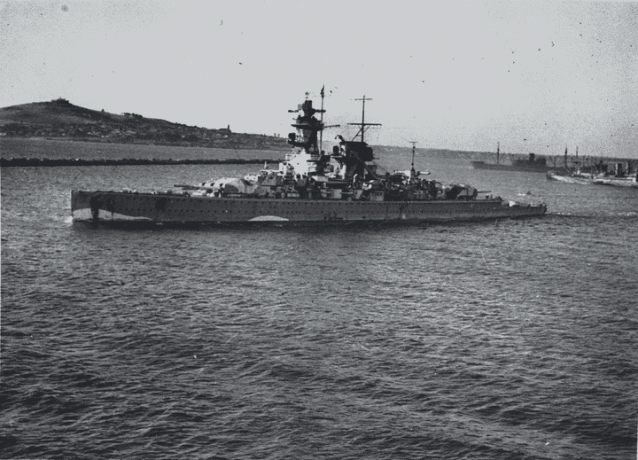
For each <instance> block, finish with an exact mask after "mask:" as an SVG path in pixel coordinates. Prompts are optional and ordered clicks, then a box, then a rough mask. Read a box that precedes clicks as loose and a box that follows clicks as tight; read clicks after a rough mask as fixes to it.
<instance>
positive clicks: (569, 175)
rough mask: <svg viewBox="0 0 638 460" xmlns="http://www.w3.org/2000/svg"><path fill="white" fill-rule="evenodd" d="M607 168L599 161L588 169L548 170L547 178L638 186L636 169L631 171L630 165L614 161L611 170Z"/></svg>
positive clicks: (586, 183)
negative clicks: (624, 165) (625, 166)
mask: <svg viewBox="0 0 638 460" xmlns="http://www.w3.org/2000/svg"><path fill="white" fill-rule="evenodd" d="M608 169H609V168H608V166H607V165H606V164H604V163H599V164H598V165H596V166H595V167H592V168H589V169H576V170H568V169H565V170H563V171H548V172H547V179H549V180H557V181H561V182H567V183H570V184H583V185H611V186H614V187H631V188H638V171H631V169H630V167H627V168H624V167H623V164H622V163H616V166H615V169H614V170H613V171H609V170H608Z"/></svg>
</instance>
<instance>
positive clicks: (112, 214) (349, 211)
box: [71, 190, 547, 226]
mask: <svg viewBox="0 0 638 460" xmlns="http://www.w3.org/2000/svg"><path fill="white" fill-rule="evenodd" d="M546 210H547V208H546V206H545V205H524V204H519V203H516V204H514V203H513V202H506V201H503V200H501V199H500V198H486V199H481V200H443V199H441V200H424V201H422V200H415V201H364V200H361V201H357V200H330V199H300V198H248V197H210V196H188V195H186V194H184V195H180V194H158V193H136V192H119V191H80V190H74V191H72V192H71V211H72V214H73V218H74V220H75V221H85V222H92V223H93V224H104V225H109V224H122V223H128V224H136V223H137V224H144V225H171V226H176V225H177V226H180V225H184V226H193V225H229V224H231V225H233V224H236V225H253V224H275V225H292V226H296V225H298V226H307V225H330V224H337V225H338V224H346V223H393V222H394V223H406V224H410V223H412V224H416V223H426V222H455V221H477V220H489V219H500V218H518V217H534V216H542V215H543V214H545V212H546Z"/></svg>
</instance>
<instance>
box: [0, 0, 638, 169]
mask: <svg viewBox="0 0 638 460" xmlns="http://www.w3.org/2000/svg"><path fill="white" fill-rule="evenodd" d="M0 21H1V22H0V107H8V106H12V105H17V104H26V103H31V102H44V101H50V100H53V99H57V98H64V99H67V100H69V101H70V102H71V103H72V104H75V105H78V106H81V107H86V108H89V109H94V110H102V109H104V110H105V111H107V112H111V113H124V112H132V113H136V114H140V115H143V116H145V117H149V118H159V119H163V120H168V121H171V122H176V123H184V124H186V125H193V126H200V127H204V128H225V127H227V126H230V128H231V130H232V131H234V132H246V133H259V134H268V135H273V134H278V135H281V136H287V134H288V133H289V132H292V131H294V129H293V128H292V127H291V126H290V124H291V123H292V117H293V114H290V113H288V110H290V109H296V108H297V106H298V104H300V103H301V102H303V100H304V99H305V98H306V97H308V98H310V99H312V100H313V103H314V105H315V107H319V106H320V105H321V99H320V91H321V88H322V87H324V86H325V94H326V97H325V100H324V107H325V109H326V114H325V119H324V120H325V122H326V123H327V124H329V125H337V124H338V125H340V127H335V128H329V129H328V130H326V131H325V132H324V139H334V136H336V135H337V134H343V135H344V137H350V138H351V137H352V136H354V135H355V134H356V129H355V128H354V127H352V126H348V125H347V123H348V122H360V121H361V109H362V106H361V101H360V100H358V99H361V98H362V97H363V96H365V97H366V98H369V99H370V100H367V101H366V105H365V119H366V122H373V123H381V125H382V126H379V127H370V128H369V129H368V131H367V133H366V140H367V141H368V142H370V143H372V144H381V145H397V146H406V147H408V146H411V145H412V144H411V142H416V143H417V144H416V145H417V147H418V148H436V149H451V150H470V151H495V150H496V147H497V144H500V149H501V152H512V153H527V152H535V153H537V154H542V155H561V154H562V153H563V152H564V150H565V148H566V147H567V148H568V149H569V151H570V153H574V152H575V149H576V148H577V147H578V150H579V154H580V155H585V156H587V155H590V156H620V157H624V158H637V159H638V2H619V3H612V2H584V1H576V2H560V1H548V2H545V1H531V2H522V1H518V2H513V1H504V2H492V1H468V0H463V1H455V0H446V1H423V2H418V1H413V0H411V1H403V0H397V1H393V2H390V1H384V2H381V1H378V0H372V1H370V2H360V1H349V0H340V1H332V0H322V1H316V0H314V1H294V0H277V1H272V0H271V1H258V0H253V1H244V0H233V1H204V0H199V1H189V0H179V1H177V0H175V1H173V0H171V1H169V0H156V1H146V0H131V1H129V0H108V1H106V0H104V1H100V0H95V1H89V0H85V1H55V0H50V1H15V0H9V1H0ZM306 93H308V96H306Z"/></svg>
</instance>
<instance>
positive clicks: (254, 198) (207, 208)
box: [71, 89, 547, 226]
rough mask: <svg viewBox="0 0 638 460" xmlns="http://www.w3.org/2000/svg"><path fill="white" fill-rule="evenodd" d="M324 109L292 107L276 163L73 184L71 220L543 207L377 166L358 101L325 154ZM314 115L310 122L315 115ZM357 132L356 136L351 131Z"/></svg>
mask: <svg viewBox="0 0 638 460" xmlns="http://www.w3.org/2000/svg"><path fill="white" fill-rule="evenodd" d="M321 96H322V98H321V109H316V108H314V107H313V104H312V100H309V99H307V96H306V100H305V101H304V102H303V103H302V104H300V105H299V107H298V108H297V110H291V111H289V112H295V113H297V114H298V115H297V117H296V118H295V119H294V123H293V124H292V126H293V127H294V128H296V133H291V134H289V136H288V144H289V145H290V146H291V147H292V150H291V152H290V153H288V154H287V155H286V158H285V160H284V161H282V162H280V163H279V165H278V167H277V168H276V169H275V168H272V169H269V168H267V167H264V169H262V170H261V171H259V172H258V173H256V174H252V175H246V176H244V177H240V178H217V179H215V178H214V179H210V180H208V181H205V182H202V183H200V184H199V185H186V186H175V187H174V188H173V189H171V190H167V191H163V192H152V193H142V192H136V191H131V190H123V191H108V190H73V191H72V192H71V212H72V215H73V218H74V220H76V221H87V222H92V223H93V224H94V225H97V224H105V225H113V224H118V223H131V222H133V223H144V224H151V225H186V226H192V225H197V226H199V225H237V224H241V225H254V224H259V225H264V224H274V225H347V224H354V223H364V224H368V223H375V224H376V223H406V224H414V223H422V222H454V221H478V220H486V219H501V218H518V217H537V216H542V215H544V214H545V213H546V211H547V207H546V206H545V204H542V203H539V204H523V203H518V202H514V201H509V200H503V199H502V198H500V197H494V196H491V195H488V194H487V193H488V192H479V191H478V190H477V189H476V188H475V187H473V186H470V185H466V184H451V185H446V186H444V185H443V184H441V183H440V182H437V181H436V180H433V179H428V178H426V176H427V175H428V174H429V173H421V172H420V171H417V170H416V169H415V167H414V151H415V150H414V144H413V147H412V165H411V169H410V170H409V171H394V172H389V171H383V170H382V168H381V167H380V166H378V165H377V164H376V163H375V162H374V153H373V150H372V148H371V147H370V146H369V145H368V144H367V143H366V142H365V140H364V132H365V130H366V127H368V126H371V125H378V124H375V123H366V122H365V101H366V100H370V99H366V98H365V96H364V97H363V99H362V100H363V110H362V117H361V123H351V124H352V125H357V126H359V127H360V128H359V131H358V132H357V134H356V135H355V137H354V138H353V139H352V140H346V139H344V138H343V136H341V135H339V136H337V137H336V138H335V139H336V140H338V145H334V146H333V149H332V152H331V154H327V153H326V152H325V151H323V150H322V139H323V135H322V133H323V130H324V129H326V128H328V126H326V125H325V124H324V121H323V114H324V112H325V110H324V109H323V96H324V93H323V89H322V91H321ZM317 113H319V114H320V115H321V118H320V119H317V118H316V116H315V114H317ZM359 135H360V137H358V136H359Z"/></svg>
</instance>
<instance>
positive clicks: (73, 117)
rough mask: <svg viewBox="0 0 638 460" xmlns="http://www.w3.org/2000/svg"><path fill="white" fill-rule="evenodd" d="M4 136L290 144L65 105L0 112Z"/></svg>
mask: <svg viewBox="0 0 638 460" xmlns="http://www.w3.org/2000/svg"><path fill="white" fill-rule="evenodd" d="M0 136H7V137H21V138H28V137H42V138H48V139H67V140H78V141H89V142H113V143H119V144H154V145H178V146H189V147H217V148H235V149H269V150H277V149H286V148H287V144H286V140H285V139H283V138H279V137H274V136H265V135H261V134H246V133H234V132H232V131H231V130H230V129H228V128H221V129H206V128H199V127H196V126H186V125H184V124H179V123H171V122H168V121H165V120H157V119H153V118H145V117H143V116H142V115H138V114H135V113H124V114H121V115H116V114H112V113H108V112H104V111H103V110H102V111H97V110H91V109H86V108H83V107H78V106H75V105H73V104H71V103H70V102H69V101H67V100H66V99H56V100H53V101H50V102H34V103H31V104H22V105H15V106H11V107H5V108H2V109H0Z"/></svg>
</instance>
